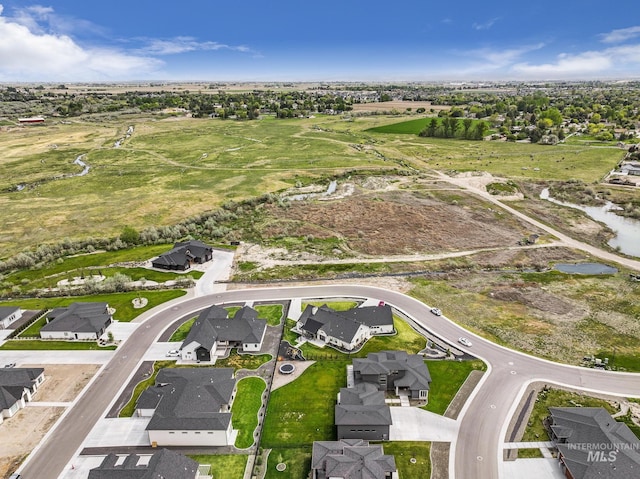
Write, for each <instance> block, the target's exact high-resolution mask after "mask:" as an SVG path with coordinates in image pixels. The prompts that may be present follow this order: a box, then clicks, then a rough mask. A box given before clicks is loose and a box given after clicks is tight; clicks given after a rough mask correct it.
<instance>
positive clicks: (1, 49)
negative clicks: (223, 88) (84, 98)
mask: <svg viewBox="0 0 640 479" xmlns="http://www.w3.org/2000/svg"><path fill="white" fill-rule="evenodd" d="M2 10H3V9H2V5H0V38H1V39H2V41H0V79H3V80H5V81H7V80H8V81H56V80H66V81H69V80H77V81H91V80H104V79H113V80H119V79H127V78H147V77H149V76H150V75H152V74H153V73H154V72H157V71H158V69H159V68H160V67H161V66H162V65H163V63H162V62H161V61H159V60H157V59H155V58H151V57H147V56H141V55H131V54H127V53H125V52H121V51H119V50H115V49H104V48H91V47H83V46H81V45H79V44H77V43H76V42H75V41H74V40H73V39H72V38H71V37H70V36H68V35H63V34H56V33H44V32H43V31H42V30H41V29H39V28H38V27H37V26H35V27H30V26H29V25H28V24H29V21H28V20H25V22H18V21H16V20H15V19H14V18H7V17H4V16H2ZM30 11H31V14H32V16H31V17H29V16H28V15H26V16H23V19H27V18H31V19H34V17H35V16H38V15H48V14H50V10H49V9H48V8H44V7H42V8H41V7H36V8H35V9H33V8H32V9H31V10H30Z"/></svg>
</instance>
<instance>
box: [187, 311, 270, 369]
mask: <svg viewBox="0 0 640 479" xmlns="http://www.w3.org/2000/svg"><path fill="white" fill-rule="evenodd" d="M228 315H229V313H228V312H227V310H226V309H224V308H221V307H220V306H217V305H215V304H214V305H213V306H211V307H209V308H207V309H205V310H204V311H202V312H201V313H200V315H199V316H198V319H196V320H195V322H194V323H193V325H192V326H191V329H190V330H189V334H188V335H187V337H186V338H185V340H184V341H183V342H182V346H181V347H180V355H181V358H182V359H183V360H185V361H205V362H206V361H211V359H212V358H214V356H215V353H216V351H217V350H218V349H220V348H221V349H226V348H238V349H239V350H240V351H242V352H257V351H260V349H261V348H262V341H263V340H264V335H265V332H266V330H267V321H266V320H265V319H259V318H258V312H257V311H256V310H255V309H253V308H250V307H248V306H244V307H242V308H240V309H239V310H238V311H236V313H235V314H234V315H233V318H229V317H228Z"/></svg>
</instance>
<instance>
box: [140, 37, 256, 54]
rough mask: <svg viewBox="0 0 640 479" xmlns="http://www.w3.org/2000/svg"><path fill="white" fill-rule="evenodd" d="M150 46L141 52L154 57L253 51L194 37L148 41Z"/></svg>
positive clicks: (240, 46)
mask: <svg viewBox="0 0 640 479" xmlns="http://www.w3.org/2000/svg"><path fill="white" fill-rule="evenodd" d="M147 42H148V45H147V46H146V47H144V48H142V49H140V52H142V53H148V54H152V55H175V54H178V53H185V52H194V51H215V50H234V51H238V52H250V51H251V49H250V48H248V47H245V46H243V45H239V46H232V45H225V44H224V43H218V42H199V41H197V40H196V39H195V38H193V37H175V38H171V39H169V40H161V39H152V40H147Z"/></svg>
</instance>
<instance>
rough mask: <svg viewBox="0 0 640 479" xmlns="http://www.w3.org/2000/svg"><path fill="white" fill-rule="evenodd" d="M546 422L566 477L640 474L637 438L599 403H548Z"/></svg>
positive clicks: (610, 478) (611, 477)
mask: <svg viewBox="0 0 640 479" xmlns="http://www.w3.org/2000/svg"><path fill="white" fill-rule="evenodd" d="M549 412H550V413H551V414H550V416H549V417H548V418H547V420H546V421H545V425H546V426H547V428H548V430H549V431H550V437H551V440H552V441H553V442H554V443H555V445H556V447H557V449H558V459H559V460H560V465H561V467H562V470H563V472H564V474H565V476H566V477H567V479H591V478H596V477H598V478H600V477H601V478H607V479H628V478H631V477H640V440H639V439H638V438H637V437H636V435H635V434H634V433H633V432H632V431H631V429H629V427H628V426H627V425H626V424H625V423H623V422H617V421H616V420H615V419H614V418H612V417H611V415H610V414H609V413H608V412H607V410H606V409H604V408H602V407H550V408H549Z"/></svg>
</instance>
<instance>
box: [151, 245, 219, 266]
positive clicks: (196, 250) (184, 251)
mask: <svg viewBox="0 0 640 479" xmlns="http://www.w3.org/2000/svg"><path fill="white" fill-rule="evenodd" d="M212 259H213V248H212V247H211V246H209V245H207V244H205V243H203V242H202V241H197V240H191V241H182V242H178V243H176V244H175V245H174V246H173V248H172V249H171V250H169V251H167V252H166V253H162V254H161V255H160V256H158V257H157V258H156V259H154V260H152V261H151V265H152V266H153V267H154V268H159V269H168V270H174V271H186V270H188V269H189V268H191V266H192V265H193V264H203V263H206V262H207V261H211V260H212Z"/></svg>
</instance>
